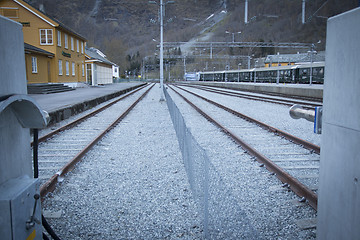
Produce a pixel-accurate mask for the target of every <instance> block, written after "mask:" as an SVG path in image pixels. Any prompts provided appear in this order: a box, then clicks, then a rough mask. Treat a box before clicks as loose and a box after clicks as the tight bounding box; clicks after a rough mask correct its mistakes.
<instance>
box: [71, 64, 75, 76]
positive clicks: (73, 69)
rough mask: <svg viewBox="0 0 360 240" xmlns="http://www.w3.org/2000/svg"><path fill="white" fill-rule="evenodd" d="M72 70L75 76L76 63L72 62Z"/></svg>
mask: <svg viewBox="0 0 360 240" xmlns="http://www.w3.org/2000/svg"><path fill="white" fill-rule="evenodd" d="M71 72H72V75H73V76H75V63H74V62H72V64H71Z"/></svg>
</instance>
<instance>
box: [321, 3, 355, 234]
mask: <svg viewBox="0 0 360 240" xmlns="http://www.w3.org/2000/svg"><path fill="white" fill-rule="evenodd" d="M358 23H360V8H357V9H354V10H352V11H350V12H347V13H344V14H341V15H338V16H335V17H333V18H331V19H329V20H328V24H327V38H326V67H325V83H324V110H323V112H324V115H323V128H322V131H323V133H322V139H321V161H320V186H319V202H318V227H317V233H318V239H320V240H325V239H326V240H329V239H359V238H360V228H359V223H360V151H359V146H360V97H359V93H360V68H359V62H360V44H359V39H360V28H359V24H358Z"/></svg>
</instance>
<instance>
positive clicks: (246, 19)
mask: <svg viewBox="0 0 360 240" xmlns="http://www.w3.org/2000/svg"><path fill="white" fill-rule="evenodd" d="M244 22H245V24H247V23H248V0H246V1H245V20H244Z"/></svg>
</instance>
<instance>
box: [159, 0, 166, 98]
mask: <svg viewBox="0 0 360 240" xmlns="http://www.w3.org/2000/svg"><path fill="white" fill-rule="evenodd" d="M160 88H161V96H160V101H165V97H164V91H163V89H164V23H163V0H160Z"/></svg>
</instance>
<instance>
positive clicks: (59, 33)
mask: <svg viewBox="0 0 360 240" xmlns="http://www.w3.org/2000/svg"><path fill="white" fill-rule="evenodd" d="M57 45H58V47H61V32H60V31H59V30H58V31H57Z"/></svg>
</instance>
